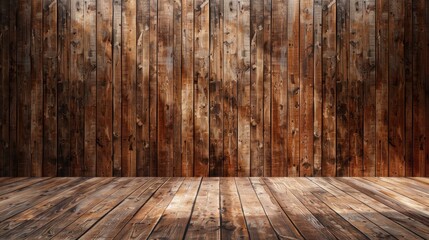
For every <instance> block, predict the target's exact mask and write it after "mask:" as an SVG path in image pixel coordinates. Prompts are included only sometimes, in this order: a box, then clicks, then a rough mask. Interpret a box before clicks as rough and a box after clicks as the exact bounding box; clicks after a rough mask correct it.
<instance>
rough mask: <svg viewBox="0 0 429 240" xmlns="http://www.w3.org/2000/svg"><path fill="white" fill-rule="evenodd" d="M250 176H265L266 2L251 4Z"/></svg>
mask: <svg viewBox="0 0 429 240" xmlns="http://www.w3.org/2000/svg"><path fill="white" fill-rule="evenodd" d="M250 6H251V9H250V10H251V12H250V15H251V16H250V21H251V29H250V30H251V31H250V36H251V45H250V48H251V55H250V61H251V63H250V65H251V67H252V69H251V72H250V101H251V106H250V107H251V125H250V137H251V141H250V166H251V171H250V176H254V177H258V176H263V174H264V144H263V141H264V1H254V2H251V5H250Z"/></svg>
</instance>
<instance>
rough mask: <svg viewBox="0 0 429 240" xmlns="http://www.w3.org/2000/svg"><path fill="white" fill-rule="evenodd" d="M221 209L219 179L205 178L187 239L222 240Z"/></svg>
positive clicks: (187, 232)
mask: <svg viewBox="0 0 429 240" xmlns="http://www.w3.org/2000/svg"><path fill="white" fill-rule="evenodd" d="M219 209H220V198H219V178H204V179H203V181H202V183H201V187H200V190H199V191H198V196H197V200H196V201H195V205H194V210H193V212H192V217H191V221H190V222H189V227H188V230H187V231H186V237H185V238H186V239H204V238H206V239H220V211H219Z"/></svg>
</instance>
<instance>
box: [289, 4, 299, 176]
mask: <svg viewBox="0 0 429 240" xmlns="http://www.w3.org/2000/svg"><path fill="white" fill-rule="evenodd" d="M299 7H300V1H295V0H289V1H288V13H287V16H288V18H287V19H288V20H287V21H288V24H287V39H288V45H287V46H288V51H287V69H288V74H287V89H288V91H287V98H288V99H287V103H288V104H287V111H288V129H287V147H288V150H287V169H288V176H290V177H298V176H299V172H300V169H299V167H300V163H299V162H300V161H299V145H300V144H299V139H300V132H301V131H300V126H299V124H300V121H299V120H300V119H299V112H300V96H301V89H300V75H299V67H300V61H301V59H300V58H299V48H300V41H302V40H300V28H299V27H300V11H299Z"/></svg>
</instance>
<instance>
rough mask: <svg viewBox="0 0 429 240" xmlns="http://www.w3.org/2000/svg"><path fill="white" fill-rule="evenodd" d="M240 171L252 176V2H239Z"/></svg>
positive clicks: (238, 96)
mask: <svg viewBox="0 0 429 240" xmlns="http://www.w3.org/2000/svg"><path fill="white" fill-rule="evenodd" d="M237 14H238V16H237V64H238V66H237V76H238V81H237V99H238V101H237V105H238V119H237V121H238V146H237V147H238V164H237V167H238V169H237V170H238V171H237V176H240V177H244V176H249V175H250V120H251V119H250V118H251V110H250V0H241V1H239V2H238V12H237Z"/></svg>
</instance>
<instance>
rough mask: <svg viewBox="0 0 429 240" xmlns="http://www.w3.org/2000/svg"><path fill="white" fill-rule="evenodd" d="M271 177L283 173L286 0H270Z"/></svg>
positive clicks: (285, 89)
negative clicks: (271, 23) (271, 25)
mask: <svg viewBox="0 0 429 240" xmlns="http://www.w3.org/2000/svg"><path fill="white" fill-rule="evenodd" d="M272 22H273V23H275V24H274V25H273V28H272V35H271V41H272V52H271V61H272V62H271V70H272V110H271V111H272V112H271V114H272V119H271V121H272V135H271V140H272V142H271V144H272V156H271V176H274V177H276V176H287V158H286V156H287V131H286V130H287V97H286V96H287V59H286V57H287V51H288V48H287V3H286V2H284V1H279V0H273V1H272Z"/></svg>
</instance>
